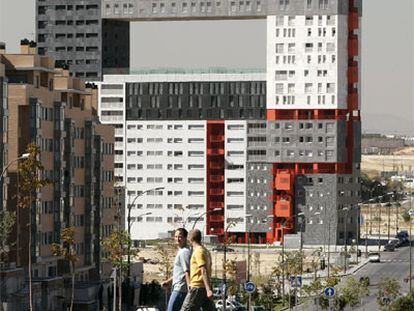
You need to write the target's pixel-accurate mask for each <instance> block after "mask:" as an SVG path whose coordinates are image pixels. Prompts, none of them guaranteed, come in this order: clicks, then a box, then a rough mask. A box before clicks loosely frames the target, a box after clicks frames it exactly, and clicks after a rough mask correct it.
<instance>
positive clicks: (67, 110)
mask: <svg viewBox="0 0 414 311" xmlns="http://www.w3.org/2000/svg"><path fill="white" fill-rule="evenodd" d="M0 64H1V65H2V67H4V68H5V77H6V78H7V80H8V84H7V101H8V105H9V114H8V118H7V119H8V122H7V123H8V129H7V137H8V141H9V142H10V143H9V147H8V149H7V152H8V154H7V156H8V159H9V161H12V160H14V159H17V158H18V157H19V156H20V155H22V154H23V153H25V152H26V147H27V145H28V144H29V143H31V142H34V143H36V144H37V145H38V146H39V148H40V156H39V160H40V161H41V163H42V165H43V167H44V169H43V170H42V172H41V178H43V179H47V180H49V181H50V183H48V184H47V185H45V186H44V187H42V189H41V191H38V192H37V193H36V201H35V202H34V203H33V204H32V206H31V207H30V208H27V209H24V208H16V207H17V206H18V204H17V200H18V194H19V191H20V187H19V183H20V182H21V179H19V174H18V165H19V162H15V163H13V164H12V165H11V166H10V167H9V168H8V171H7V176H8V179H9V185H8V189H7V191H8V200H7V209H9V210H11V211H15V212H16V213H17V219H16V225H15V228H14V230H13V232H12V236H11V238H10V240H11V241H15V244H14V245H13V246H12V248H11V251H10V256H9V265H8V266H9V267H18V268H19V267H20V268H23V269H24V271H25V275H28V264H29V256H31V259H32V271H33V278H34V284H35V285H34V293H35V294H34V297H35V299H34V301H35V305H36V309H40V308H43V309H45V310H59V308H60V307H61V305H62V302H63V301H62V299H64V300H65V299H67V297H66V292H64V290H63V283H64V282H63V281H64V279H65V278H69V277H70V275H69V270H68V265H67V262H66V261H65V260H63V258H61V257H56V256H53V254H52V252H51V246H52V244H53V243H60V239H61V236H60V233H61V230H62V229H63V228H67V227H74V228H75V239H76V253H77V261H76V264H75V278H76V281H77V288H78V286H80V287H81V290H83V291H84V292H82V293H81V294H80V295H78V294H75V305H77V306H78V307H79V308H81V306H82V305H85V304H86V305H93V304H97V303H98V302H97V296H96V294H97V290H98V289H99V284H100V283H99V282H98V281H100V280H101V277H102V267H103V265H102V261H103V258H102V256H103V253H104V252H103V249H102V246H101V245H102V238H103V237H104V236H105V235H107V234H109V232H110V231H111V230H112V229H113V226H114V225H113V223H114V216H115V211H114V205H113V200H114V195H113V157H114V153H113V151H114V140H113V139H114V138H113V135H114V133H113V131H114V130H113V128H112V127H110V126H104V125H102V124H100V123H99V121H98V118H97V116H96V115H95V114H94V112H93V111H94V109H95V108H94V107H96V103H94V100H95V101H96V98H97V96H96V92H97V90H96V86H91V85H87V86H88V88H87V87H85V84H84V82H82V81H81V80H79V79H77V78H72V77H69V73H68V71H67V70H64V69H60V68H55V65H54V61H53V59H52V58H49V57H45V56H39V55H37V48H36V44H35V43H34V42H30V43H29V42H28V41H25V40H23V41H22V44H21V53H20V54H7V53H5V51H4V50H2V52H1V54H0ZM0 68H1V67H0ZM30 214H31V215H30ZM29 224H30V226H29ZM30 229H31V238H32V243H31V245H30V247H29V230H30ZM36 284H37V285H36ZM46 292H47V293H48V297H49V299H43V298H42V297H43V295H44V294H45V293H46ZM51 297H54V299H52V298H51ZM65 297H66V298H65ZM26 298H27V297H26Z"/></svg>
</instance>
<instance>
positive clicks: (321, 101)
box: [275, 95, 336, 105]
mask: <svg viewBox="0 0 414 311" xmlns="http://www.w3.org/2000/svg"><path fill="white" fill-rule="evenodd" d="M328 99H329V97H328V96H327V95H318V96H317V97H316V96H309V95H308V96H307V97H306V104H307V105H311V104H313V103H317V104H318V105H325V104H331V105H335V103H336V96H335V95H331V97H330V102H329V100H328ZM295 102H296V97H295V96H293V95H283V96H276V97H275V104H276V105H294V104H295Z"/></svg>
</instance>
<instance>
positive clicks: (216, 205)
mask: <svg viewBox="0 0 414 311" xmlns="http://www.w3.org/2000/svg"><path fill="white" fill-rule="evenodd" d="M209 208H210V209H215V208H224V203H223V202H210V204H209Z"/></svg>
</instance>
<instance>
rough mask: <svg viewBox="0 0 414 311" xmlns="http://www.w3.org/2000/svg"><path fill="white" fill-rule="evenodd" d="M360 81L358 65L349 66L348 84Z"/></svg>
mask: <svg viewBox="0 0 414 311" xmlns="http://www.w3.org/2000/svg"><path fill="white" fill-rule="evenodd" d="M357 82H358V67H349V68H348V84H352V83H357Z"/></svg>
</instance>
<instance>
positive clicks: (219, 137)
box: [210, 135, 224, 143]
mask: <svg viewBox="0 0 414 311" xmlns="http://www.w3.org/2000/svg"><path fill="white" fill-rule="evenodd" d="M210 141H211V142H212V143H220V142H223V141H224V135H211V136H210Z"/></svg>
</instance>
